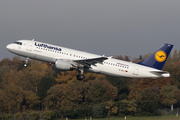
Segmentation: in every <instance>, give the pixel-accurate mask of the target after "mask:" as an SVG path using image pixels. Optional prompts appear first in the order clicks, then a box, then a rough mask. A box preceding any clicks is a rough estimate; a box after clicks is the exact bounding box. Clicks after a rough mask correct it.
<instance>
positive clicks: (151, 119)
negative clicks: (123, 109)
mask: <svg viewBox="0 0 180 120" xmlns="http://www.w3.org/2000/svg"><path fill="white" fill-rule="evenodd" d="M58 120H61V119H58ZM68 120H71V119H68ZM73 120H85V119H73ZM87 120H90V119H89V118H87ZM92 120H125V118H124V117H114V118H113V117H111V118H94V119H93V118H92ZM126 120H180V116H178V117H177V116H175V115H163V116H145V117H128V116H127V117H126Z"/></svg>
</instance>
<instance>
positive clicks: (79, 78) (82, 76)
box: [77, 74, 85, 80]
mask: <svg viewBox="0 0 180 120" xmlns="http://www.w3.org/2000/svg"><path fill="white" fill-rule="evenodd" d="M84 78H85V76H84V75H83V74H80V75H78V76H77V80H83V79H84Z"/></svg>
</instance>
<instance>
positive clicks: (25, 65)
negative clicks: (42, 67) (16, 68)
mask: <svg viewBox="0 0 180 120" xmlns="http://www.w3.org/2000/svg"><path fill="white" fill-rule="evenodd" d="M28 61H29V58H28V57H27V58H25V64H24V67H27V64H28Z"/></svg>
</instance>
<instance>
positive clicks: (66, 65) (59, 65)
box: [52, 60, 71, 71]
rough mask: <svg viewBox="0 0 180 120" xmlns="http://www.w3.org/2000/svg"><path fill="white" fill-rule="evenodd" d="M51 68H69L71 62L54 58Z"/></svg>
mask: <svg viewBox="0 0 180 120" xmlns="http://www.w3.org/2000/svg"><path fill="white" fill-rule="evenodd" d="M52 69H53V70H62V71H63V70H64V71H65V70H70V69H71V63H70V62H67V61H64V60H56V62H55V64H54V65H53V66H52Z"/></svg>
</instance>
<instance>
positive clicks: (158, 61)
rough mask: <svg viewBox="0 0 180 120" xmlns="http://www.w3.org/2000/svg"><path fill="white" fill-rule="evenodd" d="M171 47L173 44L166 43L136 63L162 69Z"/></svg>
mask: <svg viewBox="0 0 180 120" xmlns="http://www.w3.org/2000/svg"><path fill="white" fill-rule="evenodd" d="M172 48H173V45H171V44H167V43H166V44H164V45H163V46H162V47H161V48H159V49H158V50H157V51H156V52H154V53H153V54H151V55H150V56H149V57H147V58H146V59H145V60H143V61H141V62H139V63H137V64H140V65H144V66H148V67H152V68H156V69H159V70H162V68H163V66H164V64H165V62H166V60H167V58H168V56H169V53H170V52H171V50H172Z"/></svg>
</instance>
